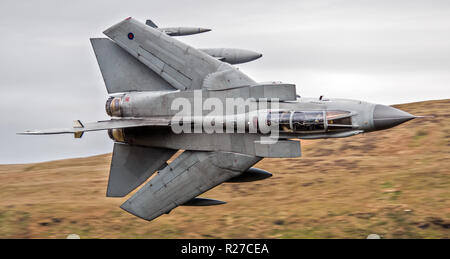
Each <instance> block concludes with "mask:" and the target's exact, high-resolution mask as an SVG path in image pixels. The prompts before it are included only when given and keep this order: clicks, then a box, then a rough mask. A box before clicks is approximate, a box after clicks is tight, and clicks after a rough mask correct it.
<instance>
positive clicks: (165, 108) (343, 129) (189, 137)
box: [110, 87, 414, 157]
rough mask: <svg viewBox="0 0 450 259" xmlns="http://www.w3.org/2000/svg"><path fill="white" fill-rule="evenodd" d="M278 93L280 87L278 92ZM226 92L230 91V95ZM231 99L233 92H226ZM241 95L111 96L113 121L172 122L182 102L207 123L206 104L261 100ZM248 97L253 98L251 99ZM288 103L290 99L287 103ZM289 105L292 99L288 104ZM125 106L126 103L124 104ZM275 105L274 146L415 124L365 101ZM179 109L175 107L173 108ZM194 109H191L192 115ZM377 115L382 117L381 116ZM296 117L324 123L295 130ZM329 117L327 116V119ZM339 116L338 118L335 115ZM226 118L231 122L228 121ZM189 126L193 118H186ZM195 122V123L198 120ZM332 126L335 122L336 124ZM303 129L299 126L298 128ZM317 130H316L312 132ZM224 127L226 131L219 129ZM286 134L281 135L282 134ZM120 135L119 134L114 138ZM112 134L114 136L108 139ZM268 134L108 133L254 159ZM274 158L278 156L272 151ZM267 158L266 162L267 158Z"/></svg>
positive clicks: (139, 141)
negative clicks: (279, 120) (282, 121)
mask: <svg viewBox="0 0 450 259" xmlns="http://www.w3.org/2000/svg"><path fill="white" fill-rule="evenodd" d="M281 90H283V89H282V88H281V87H280V91H281ZM230 91H235V92H234V94H230ZM231 93H232V92H231ZM245 93H246V92H245V91H243V90H242V89H239V88H238V89H234V90H233V89H231V90H227V91H208V90H203V91H202V90H196V91H153V92H131V93H125V94H119V95H116V96H117V98H118V99H119V101H120V104H119V106H120V108H119V109H117V107H116V109H117V111H118V113H116V114H112V115H113V117H130V118H157V117H173V116H175V115H177V113H179V109H174V107H173V106H172V104H173V103H174V102H175V101H176V99H179V98H183V99H185V100H186V101H188V102H189V103H191V104H193V105H200V107H201V115H202V118H203V119H204V118H205V117H208V114H209V113H210V112H211V110H208V109H205V108H204V107H203V103H204V102H205V101H206V100H207V99H211V98H216V99H218V100H220V101H221V102H222V103H223V104H225V103H226V99H227V98H232V99H236V98H239V97H236V96H242V97H240V98H242V99H243V100H247V101H249V102H247V103H246V104H249V103H251V102H254V103H257V104H258V103H259V102H261V101H265V100H266V99H264V98H262V99H255V98H253V99H247V96H246V94H245ZM251 96H254V94H252V95H251ZM288 99H289V98H288ZM290 99H292V98H290ZM125 100H126V101H125ZM274 102H276V104H277V109H276V111H283V112H284V113H285V115H286V116H287V118H289V119H288V120H289V122H288V123H287V124H286V126H285V127H283V128H282V127H280V129H281V130H280V132H279V134H278V135H277V136H276V137H277V138H278V139H279V140H283V139H295V138H299V139H320V138H341V137H349V136H353V135H357V134H360V133H363V132H370V131H375V130H381V129H385V128H389V127H393V126H395V125H398V124H400V123H402V122H404V121H407V120H410V119H412V118H414V116H412V115H410V114H408V113H406V112H403V111H400V110H398V109H395V108H392V107H389V106H384V105H379V104H373V103H368V102H364V101H357V100H349V99H328V98H327V99H324V98H295V100H281V101H279V100H278V101H272V103H271V105H272V107H273V105H274ZM175 108H178V107H175ZM194 109H195V108H193V107H192V109H191V110H194ZM258 109H259V108H258ZM380 110H381V112H380ZM223 111H224V114H223V115H214V116H213V118H214V119H216V120H217V118H221V119H222V120H223V121H224V123H225V121H228V120H230V118H232V117H233V115H234V116H240V115H241V116H246V117H245V120H246V122H245V123H246V124H247V123H249V121H251V116H249V115H251V114H255V113H254V111H253V113H251V111H249V109H248V107H246V108H245V110H242V111H241V113H240V115H239V112H236V111H234V112H233V114H227V113H226V112H225V111H226V108H225V107H224V108H223ZM265 111H266V112H265V113H262V115H257V116H267V112H270V111H271V108H270V107H269V108H266V109H265ZM296 114H315V115H318V116H319V117H321V116H322V115H321V114H323V116H322V117H321V118H323V119H322V120H316V121H315V122H313V123H315V125H312V126H311V127H310V128H307V127H306V126H305V127H302V128H301V130H297V128H296V127H295V125H293V124H294V123H295V118H294V119H293V117H295V116H296ZM330 114H331V115H330ZM333 114H338V117H339V116H340V117H344V120H341V121H345V123H344V124H345V125H342V123H341V124H339V125H336V124H333V120H332V119H331V117H329V116H332V115H333ZM340 114H343V116H342V115H340ZM230 115H231V116H230ZM190 118H191V120H196V119H192V118H195V116H191V117H190ZM202 118H200V121H201V120H202ZM335 121H337V120H335ZM300 123H303V122H300ZM317 126H318V127H317ZM224 127H225V126H224ZM283 129H285V130H283ZM116 131H120V132H116ZM113 133H114V134H113ZM265 135H267V134H264V133H261V132H259V131H256V132H249V131H245V132H240V133H238V132H232V133H229V132H228V133H225V132H223V133H222V132H220V133H217V132H213V133H206V132H204V131H201V132H197V133H195V132H190V133H185V132H183V133H174V132H173V131H172V130H171V128H170V127H140V128H128V129H120V130H112V132H110V136H111V137H112V138H113V139H114V140H115V141H118V142H125V143H129V144H134V145H141V146H152V147H164V148H171V149H189V150H198V151H229V152H238V153H244V154H251V155H257V152H258V151H257V150H255V149H257V147H255V144H254V143H255V142H258V140H259V139H260V138H261V136H265ZM277 152H278V151H277ZM299 155H300V154H299V153H298V152H297V153H296V152H293V154H291V155H289V154H283V155H275V157H286V156H288V157H289V156H292V157H295V156H299ZM267 157H271V156H270V155H267Z"/></svg>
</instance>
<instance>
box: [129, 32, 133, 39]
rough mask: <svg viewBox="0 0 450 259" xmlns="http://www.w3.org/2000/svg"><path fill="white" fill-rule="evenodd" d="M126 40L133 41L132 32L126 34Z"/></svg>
mask: <svg viewBox="0 0 450 259" xmlns="http://www.w3.org/2000/svg"><path fill="white" fill-rule="evenodd" d="M128 39H130V40H132V39H134V34H133V33H132V32H130V33H128Z"/></svg>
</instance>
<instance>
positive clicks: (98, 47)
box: [91, 38, 175, 94]
mask: <svg viewBox="0 0 450 259" xmlns="http://www.w3.org/2000/svg"><path fill="white" fill-rule="evenodd" d="M91 44H92V47H93V49H94V52H95V56H96V57H97V62H98V65H99V67H100V71H101V72H102V76H103V80H104V81H105V85H106V89H107V91H108V93H109V94H112V93H120V92H129V91H158V90H175V89H174V88H173V87H172V86H171V85H170V84H169V83H167V81H165V80H164V79H162V78H161V77H160V76H159V75H158V74H156V73H155V72H153V71H152V70H151V69H150V68H148V67H147V66H146V65H144V64H142V63H141V62H140V61H139V60H137V59H136V58H135V57H133V56H132V55H130V54H128V52H126V51H125V50H123V49H122V48H121V47H119V46H118V45H117V44H116V43H114V42H113V41H111V40H109V39H107V38H93V39H91Z"/></svg>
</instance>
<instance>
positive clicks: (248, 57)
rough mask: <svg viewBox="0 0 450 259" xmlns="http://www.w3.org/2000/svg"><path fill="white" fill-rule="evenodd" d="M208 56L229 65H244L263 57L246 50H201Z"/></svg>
mask: <svg viewBox="0 0 450 259" xmlns="http://www.w3.org/2000/svg"><path fill="white" fill-rule="evenodd" d="M199 50H201V51H203V52H205V53H206V54H208V55H210V56H212V57H215V58H217V59H219V60H220V61H223V62H226V63H228V64H232V65H234V64H242V63H246V62H250V61H253V60H255V59H258V58H260V57H262V54H261V53H258V52H255V51H251V50H246V49H231V48H207V49H199Z"/></svg>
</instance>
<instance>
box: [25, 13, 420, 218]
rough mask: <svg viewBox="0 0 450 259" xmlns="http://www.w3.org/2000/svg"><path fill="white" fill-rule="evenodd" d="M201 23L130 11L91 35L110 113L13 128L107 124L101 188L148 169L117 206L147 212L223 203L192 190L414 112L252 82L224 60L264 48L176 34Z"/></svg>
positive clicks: (251, 175) (258, 173) (127, 182)
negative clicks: (209, 45) (174, 24)
mask: <svg viewBox="0 0 450 259" xmlns="http://www.w3.org/2000/svg"><path fill="white" fill-rule="evenodd" d="M206 31H209V29H202V28H187V27H178V28H158V27H157V26H156V25H155V24H154V23H153V22H152V21H147V23H145V24H144V23H142V22H139V21H138V20H136V19H133V18H131V17H130V18H127V19H125V20H123V21H121V22H119V23H117V24H116V25H114V26H112V27H110V28H108V29H107V30H105V31H104V34H105V35H106V36H108V38H109V39H108V38H92V39H91V43H92V47H93V49H94V52H95V55H96V57H97V61H98V64H99V67H100V71H101V74H102V76H103V79H104V82H105V85H106V89H107V91H108V94H109V95H110V97H109V99H108V100H107V101H106V112H107V114H108V115H109V116H110V117H111V119H110V120H104V121H97V122H92V123H83V122H81V121H79V120H78V121H75V124H74V125H73V127H72V128H66V129H50V130H33V131H25V132H22V133H19V134H27V135H43V134H44V135H45V134H64V133H70V134H74V136H75V137H76V138H81V137H82V135H83V133H84V132H88V131H98V130H107V132H108V134H109V136H110V138H111V139H112V140H113V141H114V149H113V154H112V161H111V168H110V175H109V180H108V187H107V191H106V196H108V197H125V196H127V195H128V194H129V193H130V192H131V191H133V190H134V189H136V188H137V187H139V186H140V185H142V184H143V183H144V182H146V181H147V180H148V179H149V178H150V177H151V176H152V178H151V179H150V180H149V181H147V183H145V184H144V186H143V187H142V188H141V189H139V190H138V191H137V192H135V193H134V194H133V195H132V196H131V197H130V198H129V199H128V200H127V201H125V202H124V203H123V204H122V205H121V208H122V209H124V210H126V211H127V212H129V213H131V214H133V215H136V216H138V217H140V218H143V219H145V220H153V219H155V218H157V217H159V216H161V215H162V214H165V213H169V212H170V211H171V210H173V209H174V208H176V207H177V206H181V205H185V206H208V205H219V204H223V203H225V202H222V201H218V200H214V199H207V198H201V197H199V195H200V194H202V193H204V192H206V191H208V190H210V189H211V188H213V187H215V186H217V185H219V184H221V183H224V182H235V183H236V182H238V183H239V182H248V181H257V180H262V179H266V178H268V177H270V176H272V174H271V173H269V172H266V171H264V170H261V169H257V168H253V167H252V166H253V165H254V164H256V163H257V162H258V161H260V160H261V159H263V158H265V157H300V156H301V149H300V139H321V138H342V137H349V136H354V135H357V134H361V133H364V132H371V131H377V130H383V129H388V128H391V127H394V126H396V125H398V124H401V123H403V122H406V121H408V120H411V119H413V118H416V116H413V115H411V114H409V113H407V112H404V111H401V110H399V109H395V108H393V107H390V106H385V105H380V104H372V103H368V102H364V101H356V100H347V99H328V98H323V97H322V96H321V97H320V98H304V97H300V96H298V95H297V94H296V86H295V85H294V84H286V83H280V82H268V83H257V82H256V81H254V80H253V79H251V78H250V77H248V76H247V75H245V74H244V73H243V72H241V71H240V70H239V69H238V68H236V67H234V66H232V65H231V64H239V63H243V62H248V61H251V60H254V59H257V58H259V57H261V56H262V55H261V54H259V53H256V52H253V51H244V50H237V49H196V48H194V47H191V46H189V45H187V44H185V43H183V42H181V41H179V40H177V39H176V38H174V36H182V35H190V34H195V33H202V32H206ZM230 100H231V101H230ZM233 102H234V103H233ZM222 105H223V106H222ZM230 105H231V106H232V108H231V109H229V106H230ZM252 107H253V108H252ZM254 107H256V108H254ZM180 108H182V111H180V110H181V109H180ZM213 108H214V109H213ZM211 129H213V130H212V131H211Z"/></svg>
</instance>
